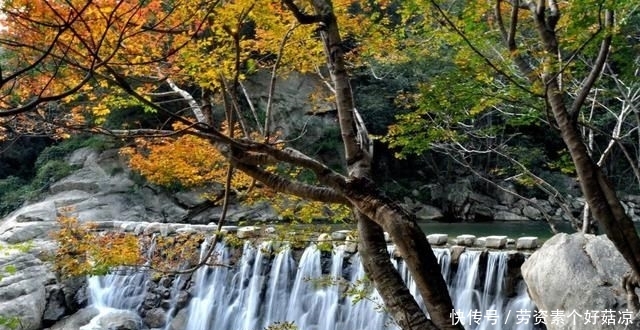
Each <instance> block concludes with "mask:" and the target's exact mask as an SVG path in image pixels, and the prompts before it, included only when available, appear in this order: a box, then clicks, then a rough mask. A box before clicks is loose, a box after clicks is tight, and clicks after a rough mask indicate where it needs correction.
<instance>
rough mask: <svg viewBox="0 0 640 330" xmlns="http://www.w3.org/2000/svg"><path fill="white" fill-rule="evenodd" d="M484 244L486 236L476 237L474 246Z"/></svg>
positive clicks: (482, 245)
mask: <svg viewBox="0 0 640 330" xmlns="http://www.w3.org/2000/svg"><path fill="white" fill-rule="evenodd" d="M486 245H487V238H486V237H479V238H478V239H476V246H478V247H485V246H486Z"/></svg>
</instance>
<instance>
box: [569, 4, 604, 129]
mask: <svg viewBox="0 0 640 330" xmlns="http://www.w3.org/2000/svg"><path fill="white" fill-rule="evenodd" d="M604 22H605V23H604V24H605V28H610V27H611V26H612V25H613V12H612V11H611V10H608V9H607V10H605V21H604ZM611 38H612V37H611V33H608V34H607V36H606V37H605V38H604V39H603V40H602V43H601V44H600V51H598V57H597V58H596V61H595V63H594V64H593V67H592V68H591V72H589V76H588V77H587V80H586V81H585V82H584V84H583V85H582V88H581V89H580V92H579V93H578V95H577V96H576V98H575V99H574V100H573V104H572V105H571V108H570V109H569V115H570V116H571V118H572V119H573V120H574V121H575V120H576V119H577V114H578V112H579V111H580V108H581V107H582V105H583V104H584V102H585V100H586V99H587V96H588V95H589V93H590V92H591V88H592V87H593V85H594V84H595V82H596V81H597V80H598V78H599V77H600V74H601V73H602V70H603V68H604V65H605V63H606V61H607V57H608V55H609V48H610V47H611Z"/></svg>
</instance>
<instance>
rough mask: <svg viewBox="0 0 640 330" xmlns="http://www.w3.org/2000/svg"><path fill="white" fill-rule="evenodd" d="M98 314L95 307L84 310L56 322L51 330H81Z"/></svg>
mask: <svg viewBox="0 0 640 330" xmlns="http://www.w3.org/2000/svg"><path fill="white" fill-rule="evenodd" d="M98 314H99V313H98V310H97V309H96V308H94V307H87V308H83V309H81V310H79V311H77V312H76V313H74V314H72V315H69V316H67V317H65V318H63V319H62V320H60V321H58V322H56V323H55V324H54V325H53V326H52V327H51V328H49V330H79V329H80V328H81V327H82V326H85V325H87V324H89V322H90V321H91V319H93V318H94V317H96V316H97V315H98Z"/></svg>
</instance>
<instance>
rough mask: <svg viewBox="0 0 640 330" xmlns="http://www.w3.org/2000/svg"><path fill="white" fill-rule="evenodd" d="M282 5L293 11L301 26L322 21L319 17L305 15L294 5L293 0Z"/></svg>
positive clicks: (283, 1)
mask: <svg viewBox="0 0 640 330" xmlns="http://www.w3.org/2000/svg"><path fill="white" fill-rule="evenodd" d="M282 3H283V4H284V5H285V6H286V7H287V9H289V10H290V11H291V13H292V14H293V16H294V17H295V18H296V19H297V20H298V22H299V23H300V24H303V25H306V24H313V23H319V22H321V21H322V19H321V17H320V16H319V15H309V14H305V13H303V12H302V11H301V10H300V8H298V6H296V4H295V3H293V0H282Z"/></svg>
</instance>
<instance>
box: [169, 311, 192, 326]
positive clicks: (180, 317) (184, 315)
mask: <svg viewBox="0 0 640 330" xmlns="http://www.w3.org/2000/svg"><path fill="white" fill-rule="evenodd" d="M188 318H189V313H188V310H187V308H183V309H181V310H180V311H179V312H178V313H177V314H176V316H174V317H173V319H172V320H171V323H170V324H169V328H168V329H167V330H184V329H186V328H187V322H188V321H189V319H188Z"/></svg>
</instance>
